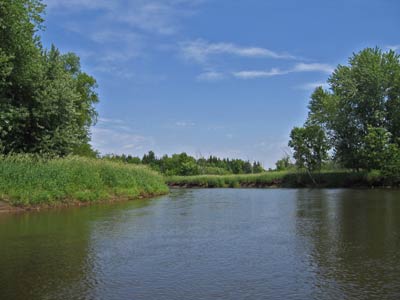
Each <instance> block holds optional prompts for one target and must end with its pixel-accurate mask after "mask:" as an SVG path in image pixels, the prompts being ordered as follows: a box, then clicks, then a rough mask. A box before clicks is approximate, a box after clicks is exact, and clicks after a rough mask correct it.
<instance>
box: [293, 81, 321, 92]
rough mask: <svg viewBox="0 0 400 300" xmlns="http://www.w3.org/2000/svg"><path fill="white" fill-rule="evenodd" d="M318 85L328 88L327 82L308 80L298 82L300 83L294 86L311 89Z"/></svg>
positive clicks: (306, 89)
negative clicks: (306, 81) (302, 82)
mask: <svg viewBox="0 0 400 300" xmlns="http://www.w3.org/2000/svg"><path fill="white" fill-rule="evenodd" d="M320 86H321V87H322V88H323V89H328V88H329V84H328V83H326V82H308V83H304V84H300V85H298V86H296V88H297V89H300V90H305V91H311V90H315V89H316V88H317V87H320Z"/></svg>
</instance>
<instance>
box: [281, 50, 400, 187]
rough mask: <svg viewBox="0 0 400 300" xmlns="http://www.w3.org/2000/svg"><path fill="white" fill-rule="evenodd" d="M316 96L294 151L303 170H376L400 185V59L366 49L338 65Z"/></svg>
mask: <svg viewBox="0 0 400 300" xmlns="http://www.w3.org/2000/svg"><path fill="white" fill-rule="evenodd" d="M328 83H329V90H324V89H323V88H322V87H318V88H317V89H316V90H315V91H314V93H313V94H312V96H311V101H310V104H309V115H308V119H307V121H306V122H305V125H304V127H302V128H294V129H293V130H292V133H291V140H290V142H289V146H291V147H292V148H293V149H294V158H295V159H296V164H297V166H299V167H300V168H303V169H306V170H308V171H309V172H315V171H318V170H319V169H320V168H321V166H322V165H323V163H324V162H325V161H327V159H328V153H330V154H331V159H332V160H333V161H335V162H336V163H337V164H340V165H341V166H342V167H344V168H348V169H351V170H355V171H359V170H364V171H367V172H368V171H372V170H377V171H378V172H380V173H381V174H382V175H383V176H384V177H385V180H386V181H391V182H392V183H396V182H399V181H400V149H399V146H400V56H399V55H398V54H396V53H395V52H394V51H388V52H386V53H385V52H382V51H381V50H380V49H378V48H375V49H371V48H367V49H364V50H362V51H361V52H359V53H357V54H354V55H353V56H352V57H351V58H350V59H349V65H348V66H342V65H339V66H338V67H337V68H336V70H335V71H334V72H333V74H332V75H331V76H330V78H329V79H328Z"/></svg>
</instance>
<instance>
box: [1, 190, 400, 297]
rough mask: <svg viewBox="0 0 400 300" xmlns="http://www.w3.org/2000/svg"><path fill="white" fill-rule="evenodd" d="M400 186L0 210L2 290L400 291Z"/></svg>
mask: <svg viewBox="0 0 400 300" xmlns="http://www.w3.org/2000/svg"><path fill="white" fill-rule="evenodd" d="M399 250H400V192H399V191H387V190H379V191H374V190H373V191H370V190H296V189H293V190H289V189H286V190H284V189H271V190H255V189H254V190H253V189H243V190H242V189H239V190H236V189H235V190H230V189H225V190H223V189H214V190H208V189H205V190H174V191H173V192H172V193H171V194H170V195H169V196H166V197H162V198H159V199H153V200H143V201H132V202H127V203H120V204H114V205H99V206H92V207H85V208H72V209H66V210H60V211H47V212H41V213H31V214H23V215H0V299H397V298H398V296H399V295H400V281H399V280H398V278H399V275H400V251H399Z"/></svg>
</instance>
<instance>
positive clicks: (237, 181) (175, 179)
mask: <svg viewBox="0 0 400 300" xmlns="http://www.w3.org/2000/svg"><path fill="white" fill-rule="evenodd" d="M314 179H315V181H316V183H317V187H326V188H337V187H352V186H367V187H372V186H382V185H383V184H384V182H383V181H382V178H381V175H380V174H379V173H378V172H370V173H366V172H358V173H355V172H350V171H323V172H321V173H319V174H316V175H314ZM166 182H167V184H168V185H170V186H172V187H204V188H228V187H229V188H236V187H274V186H275V187H287V188H290V187H293V188H295V187H312V186H315V184H314V182H313V180H312V179H311V178H310V176H309V175H308V174H307V173H303V172H293V171H281V172H276V171H272V172H265V173H260V174H246V175H199V176H172V177H167V178H166Z"/></svg>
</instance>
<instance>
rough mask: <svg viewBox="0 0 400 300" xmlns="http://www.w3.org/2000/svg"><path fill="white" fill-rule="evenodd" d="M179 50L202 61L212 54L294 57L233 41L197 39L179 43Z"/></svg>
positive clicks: (186, 55) (275, 57) (193, 58)
mask: <svg viewBox="0 0 400 300" xmlns="http://www.w3.org/2000/svg"><path fill="white" fill-rule="evenodd" d="M180 49H181V52H182V53H183V55H184V57H186V58H187V59H191V60H194V61H196V62H199V63H204V62H206V61H207V59H208V58H209V57H210V56H212V55H223V54H225V55H235V56H241V57H264V58H273V59H296V57H295V56H293V55H290V54H288V53H280V52H275V51H272V50H270V49H267V48H261V47H243V46H239V45H235V44H233V43H210V42H208V41H205V40H202V39H197V40H194V41H189V42H184V43H181V45H180Z"/></svg>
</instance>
